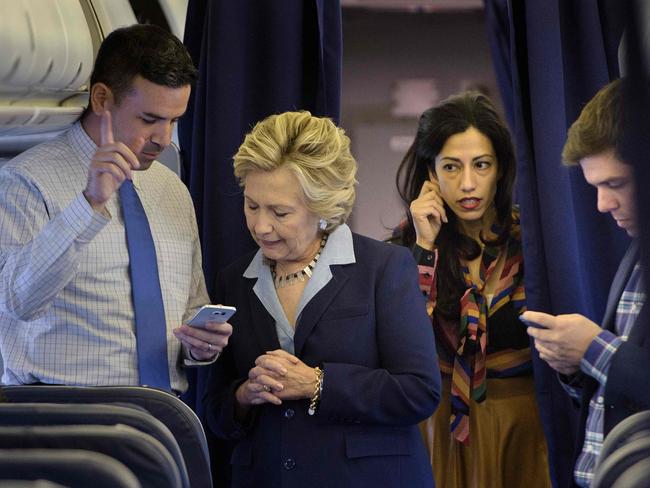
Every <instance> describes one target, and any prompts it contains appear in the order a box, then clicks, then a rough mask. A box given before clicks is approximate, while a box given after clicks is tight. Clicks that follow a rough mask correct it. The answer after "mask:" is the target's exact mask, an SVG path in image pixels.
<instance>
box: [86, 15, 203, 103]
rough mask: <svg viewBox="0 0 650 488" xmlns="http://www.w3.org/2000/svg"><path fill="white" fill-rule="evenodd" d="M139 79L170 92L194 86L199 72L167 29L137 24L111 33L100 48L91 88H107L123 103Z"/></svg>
mask: <svg viewBox="0 0 650 488" xmlns="http://www.w3.org/2000/svg"><path fill="white" fill-rule="evenodd" d="M136 75H140V76H142V77H143V78H144V79H146V80H148V81H151V82H152V83H156V84H157V85H163V86H168V87H170V88H180V87H182V86H185V85H189V84H192V83H193V82H194V81H195V80H196V77H197V70H196V68H195V67H194V64H193V63H192V58H191V57H190V54H189V52H188V51H187V49H186V48H185V46H184V45H183V43H182V42H181V41H180V40H179V39H178V38H177V37H176V36H174V35H172V34H170V33H169V32H167V31H166V30H165V29H163V28H161V27H158V26H156V25H150V24H135V25H131V26H129V27H122V28H120V29H116V30H114V31H113V32H111V33H110V34H109V35H108V37H106V39H104V42H102V45H101V46H100V47H99V52H98V53H97V59H96V60H95V67H94V68H93V72H92V74H91V75H90V86H91V87H92V86H93V85H94V84H95V83H104V84H106V85H107V86H108V87H109V88H110V89H111V91H112V92H113V96H114V97H115V102H116V103H119V102H120V100H121V98H122V97H123V96H124V95H125V94H126V93H127V92H128V91H129V90H130V89H131V85H132V82H133V78H134V77H135V76H136Z"/></svg>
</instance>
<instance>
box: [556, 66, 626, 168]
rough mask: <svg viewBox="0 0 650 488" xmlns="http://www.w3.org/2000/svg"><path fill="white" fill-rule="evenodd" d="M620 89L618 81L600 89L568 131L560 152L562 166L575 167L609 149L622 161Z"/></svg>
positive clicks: (621, 94) (621, 103) (621, 92)
mask: <svg viewBox="0 0 650 488" xmlns="http://www.w3.org/2000/svg"><path fill="white" fill-rule="evenodd" d="M622 86H623V85H622V81H621V80H620V79H619V80H614V81H612V82H611V83H608V84H607V85H605V86H604V87H602V88H601V89H600V90H599V91H598V93H596V95H594V97H593V98H592V99H591V100H589V102H588V103H587V105H585V106H584V108H583V109H582V112H580V116H579V117H578V120H576V121H575V122H574V123H573V124H572V125H571V127H569V132H568V134H567V140H566V143H565V144H564V149H562V162H563V163H564V164H565V165H566V166H576V165H578V164H579V163H580V160H581V159H583V158H586V157H588V156H593V155H595V154H599V153H601V152H604V151H607V150H609V149H613V150H614V153H615V154H616V156H617V158H618V159H621V158H620V155H621V151H620V144H621V140H622V137H621V128H622V117H623V114H622V105H623V102H622V98H623V90H622Z"/></svg>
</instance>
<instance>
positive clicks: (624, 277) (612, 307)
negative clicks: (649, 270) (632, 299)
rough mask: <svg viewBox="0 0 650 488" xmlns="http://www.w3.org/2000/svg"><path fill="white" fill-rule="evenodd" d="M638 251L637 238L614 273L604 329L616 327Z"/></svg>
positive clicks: (603, 324) (604, 318) (603, 323)
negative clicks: (617, 310)
mask: <svg viewBox="0 0 650 488" xmlns="http://www.w3.org/2000/svg"><path fill="white" fill-rule="evenodd" d="M638 251H639V243H638V240H636V239H635V240H634V241H632V244H630V247H629V248H628V249H627V252H626V253H625V255H624V256H623V259H622V260H621V264H619V266H618V270H617V271H616V275H614V279H613V280H612V286H611V287H610V289H609V296H608V297H607V307H606V309H605V315H604V316H603V321H602V324H601V327H602V328H603V329H608V330H613V329H614V325H615V319H616V309H617V307H618V302H619V301H620V299H621V295H622V294H623V290H624V289H625V285H626V284H627V281H628V279H629V278H630V273H632V270H633V269H634V265H635V264H636V261H637V259H638Z"/></svg>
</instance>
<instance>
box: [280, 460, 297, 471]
mask: <svg viewBox="0 0 650 488" xmlns="http://www.w3.org/2000/svg"><path fill="white" fill-rule="evenodd" d="M283 466H284V469H286V470H287V471H289V470H292V469H293V468H295V467H296V462H295V461H294V460H293V458H287V459H285V460H284V463H283Z"/></svg>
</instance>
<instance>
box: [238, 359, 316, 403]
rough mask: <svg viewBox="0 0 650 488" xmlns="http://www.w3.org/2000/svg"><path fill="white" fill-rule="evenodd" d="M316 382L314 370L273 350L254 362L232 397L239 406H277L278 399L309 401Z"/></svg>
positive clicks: (298, 360) (280, 400)
mask: <svg viewBox="0 0 650 488" xmlns="http://www.w3.org/2000/svg"><path fill="white" fill-rule="evenodd" d="M317 382H318V376H317V374H316V371H315V369H314V368H311V367H309V366H307V365H306V364H305V363H303V362H302V361H301V360H300V359H298V358H297V357H296V356H294V355H293V354H289V353H288V352H286V351H284V350H282V349H277V350H275V351H268V352H267V353H266V354H262V355H261V356H259V357H258V358H257V359H256V360H255V366H254V367H253V368H251V370H250V371H249V372H248V379H247V380H246V381H245V382H244V383H242V384H241V385H240V387H239V388H238V389H237V392H236V394H235V396H236V398H237V403H239V404H240V405H241V406H243V407H247V406H250V405H261V404H263V403H272V404H274V405H280V404H282V400H298V399H301V398H311V397H312V395H313V393H314V387H315V385H316V384H317Z"/></svg>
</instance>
